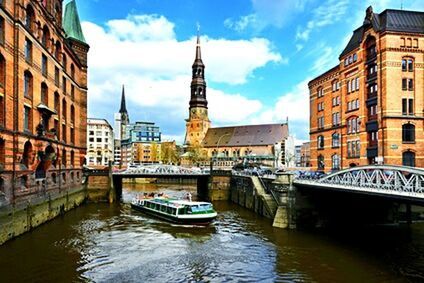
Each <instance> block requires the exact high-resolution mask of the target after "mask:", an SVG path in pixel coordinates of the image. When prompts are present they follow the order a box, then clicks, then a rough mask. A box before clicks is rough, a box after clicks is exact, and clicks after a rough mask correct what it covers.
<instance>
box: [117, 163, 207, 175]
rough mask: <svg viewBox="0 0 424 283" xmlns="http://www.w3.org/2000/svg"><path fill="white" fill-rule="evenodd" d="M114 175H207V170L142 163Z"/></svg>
mask: <svg viewBox="0 0 424 283" xmlns="http://www.w3.org/2000/svg"><path fill="white" fill-rule="evenodd" d="M113 174H114V175H172V176H179V175H180V176H187V175H193V176H199V175H208V174H209V173H208V172H205V171H203V170H201V169H200V168H198V169H197V168H196V169H192V168H185V167H181V166H175V165H163V164H158V165H156V164H155V165H142V166H137V167H130V168H128V169H126V170H125V171H121V172H116V173H113Z"/></svg>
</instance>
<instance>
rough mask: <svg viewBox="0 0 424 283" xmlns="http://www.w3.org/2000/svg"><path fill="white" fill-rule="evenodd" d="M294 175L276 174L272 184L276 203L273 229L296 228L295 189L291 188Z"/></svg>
mask: <svg viewBox="0 0 424 283" xmlns="http://www.w3.org/2000/svg"><path fill="white" fill-rule="evenodd" d="M293 179H294V175H293V174H290V173H280V174H277V176H276V179H275V181H274V182H273V187H274V188H273V194H274V196H275V198H277V201H278V208H277V212H276V214H275V217H274V223H273V226H274V227H278V228H283V229H295V228H296V190H295V189H296V188H295V187H294V186H293Z"/></svg>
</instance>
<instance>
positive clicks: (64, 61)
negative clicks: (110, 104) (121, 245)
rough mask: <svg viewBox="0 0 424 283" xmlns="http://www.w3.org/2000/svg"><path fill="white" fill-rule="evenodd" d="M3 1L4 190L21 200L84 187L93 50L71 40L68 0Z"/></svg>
mask: <svg viewBox="0 0 424 283" xmlns="http://www.w3.org/2000/svg"><path fill="white" fill-rule="evenodd" d="M2 3H3V4H0V5H1V6H0V21H1V26H0V33H2V34H0V194H1V195H3V198H4V197H5V198H6V200H7V201H8V202H9V203H14V202H19V201H23V200H25V199H28V198H31V197H32V196H33V195H35V194H38V195H39V194H40V193H41V192H43V193H46V192H50V191H57V190H59V191H62V190H64V189H66V188H69V187H72V186H76V185H78V184H81V179H82V171H81V169H82V165H83V159H84V155H85V153H86V128H87V125H86V120H87V64H86V62H87V52H88V48H89V47H88V45H87V44H85V43H83V42H78V41H77V40H74V39H72V38H66V35H65V33H64V30H63V28H62V1H61V0H58V1H35V0H34V1H33V0H24V1H2ZM74 48H78V50H74Z"/></svg>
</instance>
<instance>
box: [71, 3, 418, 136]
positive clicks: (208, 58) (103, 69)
mask: <svg viewBox="0 0 424 283" xmlns="http://www.w3.org/2000/svg"><path fill="white" fill-rule="evenodd" d="M401 2H403V4H401ZM77 5H78V10H79V15H80V19H81V21H82V27H83V32H84V35H85V38H86V41H87V43H88V44H89V45H90V51H89V54H88V60H89V61H88V80H89V82H88V116H89V117H93V118H105V119H107V120H108V121H109V123H110V124H111V125H112V126H114V120H113V115H114V113H116V112H118V111H119V107H120V99H121V92H122V86H123V85H125V94H126V101H127V109H128V112H129V116H130V121H131V122H135V121H150V122H155V123H156V124H157V125H159V126H160V128H161V131H162V139H163V140H176V141H177V142H178V143H183V142H184V134H185V119H187V118H188V106H189V100H190V83H191V65H192V64H193V61H194V57H195V48H196V35H197V28H198V26H199V27H200V40H201V47H202V59H203V62H204V64H205V65H206V69H205V77H206V82H207V92H206V94H207V99H208V102H209V105H208V107H209V118H210V120H211V121H212V126H213V127H219V126H231V125H246V124H265V123H283V122H286V121H287V120H288V122H289V130H290V134H291V135H293V136H294V138H295V140H296V142H297V143H301V142H302V141H307V140H309V90H308V82H309V81H310V80H311V79H313V78H315V77H316V76H318V75H320V74H322V73H323V72H325V71H327V70H328V69H330V68H332V67H334V66H336V65H337V64H338V63H339V60H338V57H339V55H340V53H341V52H342V50H343V49H344V47H345V46H346V44H347V42H348V41H349V39H350V37H351V35H352V33H353V30H354V29H356V28H357V27H359V26H360V25H361V24H362V21H363V19H364V17H365V9H366V8H367V7H368V6H369V5H372V6H373V9H374V12H376V13H380V12H382V11H383V10H385V9H400V8H401V5H402V7H403V9H405V10H419V11H424V1H422V0H403V1H400V0H375V1H372V0H354V1H348V0H231V1H229V0H213V1H210V0H125V1H118V0H77Z"/></svg>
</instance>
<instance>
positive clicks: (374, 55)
mask: <svg viewBox="0 0 424 283" xmlns="http://www.w3.org/2000/svg"><path fill="white" fill-rule="evenodd" d="M376 59H377V53H376V52H372V53H370V54H368V55H367V60H366V62H365V64H366V65H368V64H370V63H373V62H374V61H375V60H376Z"/></svg>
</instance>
